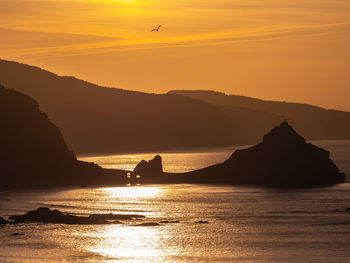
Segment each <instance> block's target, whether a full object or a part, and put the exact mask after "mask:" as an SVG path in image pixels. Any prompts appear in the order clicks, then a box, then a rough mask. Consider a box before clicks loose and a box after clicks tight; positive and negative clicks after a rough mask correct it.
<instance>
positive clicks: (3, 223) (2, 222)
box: [0, 217, 8, 225]
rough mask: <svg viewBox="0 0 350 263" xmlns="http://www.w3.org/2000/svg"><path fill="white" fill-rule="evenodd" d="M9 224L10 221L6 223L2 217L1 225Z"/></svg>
mask: <svg viewBox="0 0 350 263" xmlns="http://www.w3.org/2000/svg"><path fill="white" fill-rule="evenodd" d="M5 224H8V221H6V220H5V219H4V218H2V217H0V225H5Z"/></svg>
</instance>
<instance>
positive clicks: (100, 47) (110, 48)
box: [0, 23, 350, 58]
mask: <svg viewBox="0 0 350 263" xmlns="http://www.w3.org/2000/svg"><path fill="white" fill-rule="evenodd" d="M349 32H350V23H344V24H327V25H313V26H304V27H293V28H279V29H271V30H265V31H256V32H244V33H237V32H231V33H224V34H207V35H193V36H186V37H176V38H167V39H155V40H150V39H148V40H128V39H113V38H100V37H96V38H94V37H93V36H82V39H84V38H85V37H86V38H87V39H89V37H91V42H88V41H82V42H83V43H80V42H79V41H78V43H75V44H74V43H71V44H69V45H61V46H58V45H56V46H50V47H37V48H26V49H15V50H13V54H16V56H18V57H30V58H49V57H64V56H76V55H89V54H99V53H108V52H116V51H123V50H124V51H125V50H138V49H157V48H176V47H193V46H210V45H226V44H234V43H243V42H256V41H264V40H269V39H279V38H301V37H306V36H308V37H313V36H317V35H324V34H333V33H338V34H339V33H345V34H348V33H349ZM0 33H1V30H0ZM82 39H79V38H78V40H82ZM0 47H1V44H0Z"/></svg>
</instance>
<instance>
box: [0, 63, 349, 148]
mask: <svg viewBox="0 0 350 263" xmlns="http://www.w3.org/2000/svg"><path fill="white" fill-rule="evenodd" d="M169 81H171V80H169ZM0 82H1V83H2V84H3V85H4V86H5V87H7V88H9V89H15V90H17V91H20V92H23V93H25V94H27V95H29V96H31V97H32V98H33V99H35V100H36V101H37V102H38V103H39V105H40V108H41V110H42V111H44V112H45V113H46V114H47V115H48V117H49V118H50V120H51V121H52V122H53V123H55V124H56V125H57V126H58V127H59V128H60V130H61V132H62V135H63V137H64V139H65V142H66V143H67V146H68V147H69V149H71V150H73V151H74V152H75V153H77V154H91V153H92V154H97V153H103V154H105V153H121V152H131V153H135V152H159V151H165V150H178V149H186V148H201V147H202V148H211V147H226V146H228V147H231V146H234V145H235V146H237V145H254V144H256V143H258V142H259V141H260V138H261V135H262V134H265V133H267V132H268V131H269V130H270V129H271V127H274V126H276V125H278V124H280V123H281V122H282V121H283V119H285V118H287V119H288V121H289V123H290V124H291V125H293V127H294V128H295V129H296V130H297V131H299V132H300V133H301V134H303V136H304V137H305V138H306V139H307V140H349V139H350V113H349V112H344V111H339V110H327V109H323V108H321V107H317V106H312V105H307V104H300V103H289V102H278V101H264V100H260V99H255V98H249V97H243V96H237V95H226V94H223V93H219V92H214V91H203V90H192V91H190V90H187V91H181V90H176V91H172V92H169V93H167V94H152V93H144V92H137V91H131V90H123V89H117V88H107V87H102V86H99V85H96V84H93V83H89V82H86V81H83V80H80V79H77V78H74V77H64V76H58V75H56V74H54V73H51V72H48V71H46V70H43V69H40V68H37V67H33V66H29V65H25V64H20V63H17V62H12V61H6V60H1V59H0ZM218 88H219V87H218ZM150 138H156V139H155V140H151V139H150Z"/></svg>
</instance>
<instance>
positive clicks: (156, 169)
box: [133, 155, 163, 176]
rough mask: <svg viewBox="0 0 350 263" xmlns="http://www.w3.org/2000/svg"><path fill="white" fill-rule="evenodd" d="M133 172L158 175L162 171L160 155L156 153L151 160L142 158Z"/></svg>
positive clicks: (142, 174)
mask: <svg viewBox="0 0 350 263" xmlns="http://www.w3.org/2000/svg"><path fill="white" fill-rule="evenodd" d="M133 173H134V174H135V175H141V176H144V175H149V176H158V175H161V174H162V173H163V164H162V157H161V156H160V155H156V156H155V157H154V158H153V159H152V160H150V161H148V162H147V161H145V160H142V161H141V162H139V163H138V164H137V165H136V167H135V169H134V171H133Z"/></svg>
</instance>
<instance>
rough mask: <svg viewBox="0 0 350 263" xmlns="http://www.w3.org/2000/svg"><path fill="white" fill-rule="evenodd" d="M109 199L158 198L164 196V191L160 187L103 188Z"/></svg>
mask: <svg viewBox="0 0 350 263" xmlns="http://www.w3.org/2000/svg"><path fill="white" fill-rule="evenodd" d="M101 190H102V191H104V192H105V194H106V195H108V196H109V198H118V199H129V200H130V199H142V198H146V199H149V198H158V197H160V196H161V195H162V194H163V189H162V188H161V187H158V186H137V187H107V188H102V189H101Z"/></svg>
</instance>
